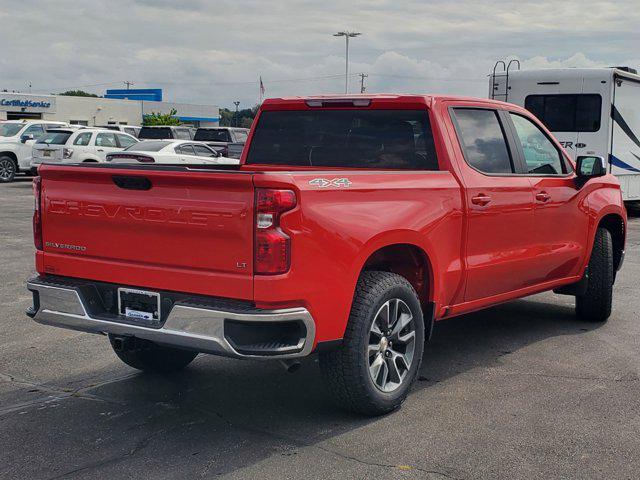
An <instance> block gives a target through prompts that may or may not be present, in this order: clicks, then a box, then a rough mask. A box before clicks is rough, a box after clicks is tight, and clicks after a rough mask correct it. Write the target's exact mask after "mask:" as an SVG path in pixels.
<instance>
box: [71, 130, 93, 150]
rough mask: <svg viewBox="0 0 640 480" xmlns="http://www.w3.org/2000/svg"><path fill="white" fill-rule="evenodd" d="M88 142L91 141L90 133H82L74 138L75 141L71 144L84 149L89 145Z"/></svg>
mask: <svg viewBox="0 0 640 480" xmlns="http://www.w3.org/2000/svg"><path fill="white" fill-rule="evenodd" d="M90 141H91V132H83V133H81V134H80V135H78V136H77V137H76V139H75V140H74V141H73V144H74V145H79V146H81V147H85V146H87V145H89V142H90Z"/></svg>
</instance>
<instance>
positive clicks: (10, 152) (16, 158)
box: [0, 150, 18, 168]
mask: <svg viewBox="0 0 640 480" xmlns="http://www.w3.org/2000/svg"><path fill="white" fill-rule="evenodd" d="M3 156H7V157H11V158H12V159H13V161H14V162H15V164H16V168H18V156H17V155H16V154H15V153H14V152H12V151H11V150H8V151H4V152H0V157H3Z"/></svg>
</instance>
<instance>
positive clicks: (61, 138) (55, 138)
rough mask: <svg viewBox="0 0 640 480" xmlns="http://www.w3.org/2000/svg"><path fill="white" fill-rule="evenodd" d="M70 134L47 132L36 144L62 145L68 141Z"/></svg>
mask: <svg viewBox="0 0 640 480" xmlns="http://www.w3.org/2000/svg"><path fill="white" fill-rule="evenodd" d="M71 135H72V132H47V133H45V134H44V135H43V136H42V137H40V138H39V139H38V141H37V142H36V143H44V144H46V145H64V144H65V143H67V140H69V137H70V136H71Z"/></svg>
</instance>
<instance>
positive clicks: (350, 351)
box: [320, 272, 424, 416]
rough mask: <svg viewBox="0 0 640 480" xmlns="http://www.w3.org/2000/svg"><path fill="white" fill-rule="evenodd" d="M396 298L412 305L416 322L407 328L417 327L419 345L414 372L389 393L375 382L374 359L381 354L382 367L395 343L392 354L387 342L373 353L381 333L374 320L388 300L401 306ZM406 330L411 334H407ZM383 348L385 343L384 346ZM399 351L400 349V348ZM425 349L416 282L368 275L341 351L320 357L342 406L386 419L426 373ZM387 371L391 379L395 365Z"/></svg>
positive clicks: (360, 282)
mask: <svg viewBox="0 0 640 480" xmlns="http://www.w3.org/2000/svg"><path fill="white" fill-rule="evenodd" d="M396 299H397V300H401V301H402V302H404V306H403V307H402V308H404V307H408V309H409V310H410V313H411V315H412V318H413V320H412V321H411V325H409V324H408V326H407V328H413V331H414V332H415V338H414V342H415V344H414V346H413V347H412V352H413V355H412V360H411V362H410V365H409V368H408V369H404V378H403V379H402V380H401V381H400V382H398V383H397V385H399V386H397V387H395V390H393V391H390V392H387V391H383V390H382V389H381V387H379V386H378V385H376V382H377V380H374V378H373V376H374V374H373V373H370V368H371V366H372V358H373V363H375V361H376V357H378V356H380V355H381V356H382V363H385V362H389V361H390V359H389V358H385V354H387V355H395V353H394V351H393V349H392V344H391V343H389V344H388V348H389V350H391V352H386V349H387V346H386V340H385V347H384V348H385V351H382V350H381V351H379V352H377V353H375V352H374V353H373V354H372V353H371V352H370V344H371V342H373V343H374V344H375V342H376V341H377V337H375V336H374V335H376V334H374V333H373V332H372V327H373V324H374V321H376V318H379V317H377V315H378V314H379V313H380V311H381V310H382V309H383V308H384V306H385V305H387V302H394V301H395V302H397V300H396ZM396 305H399V303H396ZM397 308H399V307H397ZM405 318H406V317H405ZM398 322H400V320H398ZM398 325H399V324H398ZM389 331H391V327H389ZM402 331H404V332H407V330H402ZM400 333H402V332H398V335H399V334H400ZM385 335H387V336H388V339H393V336H392V335H390V334H389V333H388V332H387V333H386V334H385ZM405 335H406V333H405ZM386 338H387V337H386V336H385V339H386ZM393 341H395V340H393ZM382 344H383V340H382V339H381V340H380V345H382ZM379 348H382V347H379ZM394 348H395V349H398V348H399V347H398V345H396V347H394ZM400 348H402V345H401V346H400ZM423 350H424V319H423V316H422V308H421V307H420V301H419V300H418V296H417V294H416V292H415V290H414V289H413V287H412V286H411V284H410V283H409V282H408V281H407V280H406V279H405V278H404V277H401V276H400V275H396V274H394V273H389V272H364V273H363V274H362V275H361V276H360V279H359V280H358V285H357V286H356V292H355V295H354V299H353V305H352V307H351V314H350V315H349V321H348V324H347V328H346V331H345V334H344V338H343V341H342V344H341V345H340V347H339V348H337V349H336V350H332V351H328V352H322V353H321V354H320V368H321V371H322V377H323V380H324V382H325V385H326V386H327V388H328V389H329V390H330V392H331V393H332V395H333V399H334V400H335V402H336V403H337V404H338V405H339V406H341V407H342V408H346V409H347V410H351V411H353V412H356V413H361V414H364V415H371V416H374V415H383V414H385V413H389V412H392V411H393V410H395V409H397V408H399V407H400V405H402V402H404V400H405V398H406V397H407V395H408V393H409V390H410V389H411V385H412V384H413V382H414V381H415V379H416V376H417V373H418V370H419V369H420V363H421V361H422V353H423ZM380 352H382V353H380ZM394 358H395V357H394ZM394 361H395V360H394ZM387 365H389V364H388V363H387ZM405 365H406V363H405ZM385 368H386V371H387V374H388V375H390V374H391V370H390V367H389V366H386V367H385ZM395 371H396V372H397V371H398V370H397V369H396V370H395ZM397 378H399V377H397ZM383 383H384V381H383Z"/></svg>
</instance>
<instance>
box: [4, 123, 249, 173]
mask: <svg viewBox="0 0 640 480" xmlns="http://www.w3.org/2000/svg"><path fill="white" fill-rule="evenodd" d="M196 137H200V138H203V139H204V138H208V139H214V140H211V141H199V140H198V138H196ZM246 138H247V129H235V128H227V127H215V128H199V129H197V130H196V129H193V128H190V127H186V126H145V127H136V126H131V125H107V126H103V127H86V126H79V125H68V124H66V123H64V122H50V121H44V120H9V121H5V122H2V123H0V182H3V183H5V182H11V181H13V180H14V178H15V175H16V174H17V173H31V174H35V173H36V171H37V168H38V166H39V165H40V164H42V163H44V162H55V163H80V162H105V161H115V162H119V163H122V162H126V161H135V162H138V163H180V164H184V163H213V164H237V163H238V159H239V158H240V154H241V153H242V148H243V146H244V142H245V140H246ZM139 142H140V143H139ZM232 146H233V147H232ZM231 150H232V151H233V152H234V158H232V159H231V158H227V153H228V152H230V151H231ZM122 151H126V152H127V154H125V155H120V156H111V154H114V153H116V152H122ZM140 152H142V153H141V154H139V153H140Z"/></svg>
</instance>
